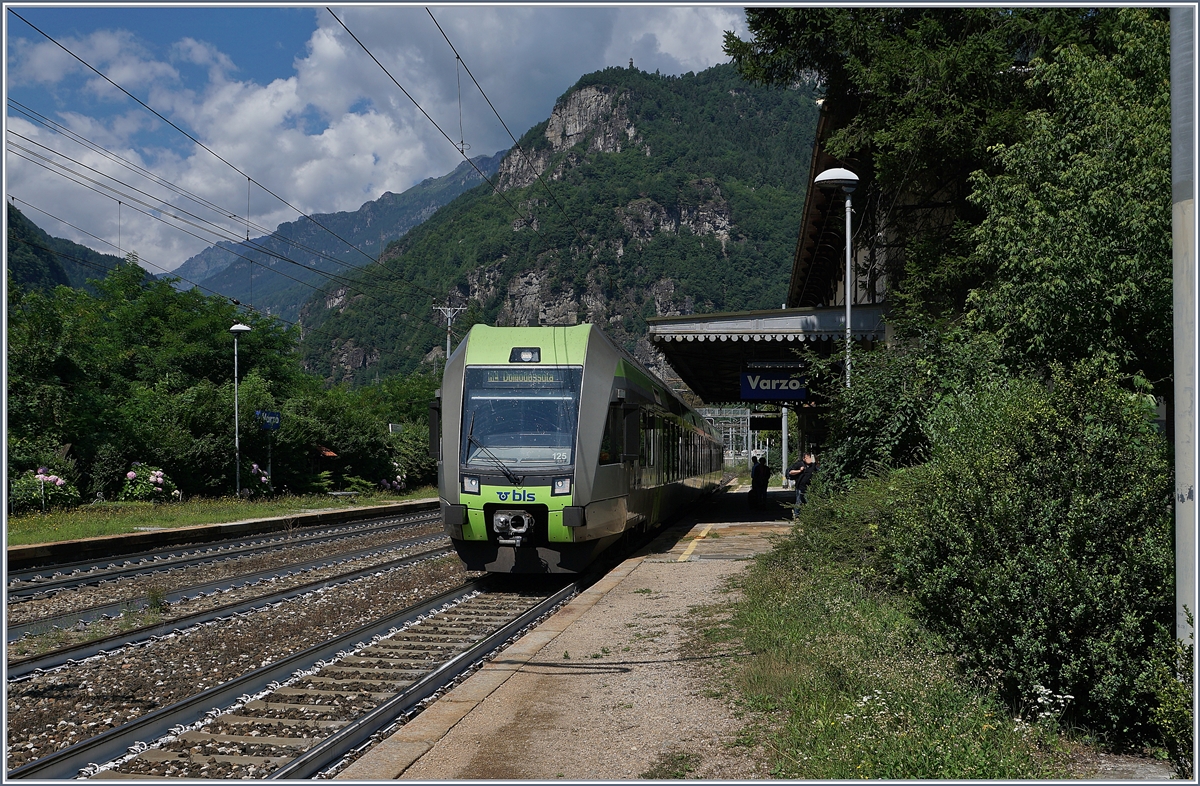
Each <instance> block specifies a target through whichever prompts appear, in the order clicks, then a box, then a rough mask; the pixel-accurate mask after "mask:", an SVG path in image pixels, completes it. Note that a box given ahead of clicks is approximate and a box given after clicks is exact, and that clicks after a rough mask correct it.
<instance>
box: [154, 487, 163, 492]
mask: <svg viewBox="0 0 1200 786" xmlns="http://www.w3.org/2000/svg"><path fill="white" fill-rule="evenodd" d="M154 490H155V491H162V489H160V488H159V487H158V486H154Z"/></svg>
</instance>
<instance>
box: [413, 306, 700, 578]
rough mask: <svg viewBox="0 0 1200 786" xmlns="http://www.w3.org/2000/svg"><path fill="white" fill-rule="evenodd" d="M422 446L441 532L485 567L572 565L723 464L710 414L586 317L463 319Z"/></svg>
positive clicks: (473, 566)
mask: <svg viewBox="0 0 1200 786" xmlns="http://www.w3.org/2000/svg"><path fill="white" fill-rule="evenodd" d="M439 435H440V441H439V440H438V436H439ZM430 443H431V444H430V449H431V452H432V453H433V455H434V457H435V458H437V459H438V488H439V496H440V498H441V507H442V515H443V519H444V522H445V529H446V533H447V534H448V535H449V536H450V539H451V540H452V541H453V543H454V546H455V548H456V549H457V550H458V554H459V556H460V557H461V558H462V560H463V561H464V562H465V563H466V565H467V568H468V569H469V570H485V571H490V572H494V573H574V572H578V571H581V570H583V569H584V568H585V567H587V565H588V564H589V563H591V562H592V560H593V559H595V557H596V556H597V555H598V554H600V552H602V551H603V550H604V549H606V548H608V547H609V546H611V545H612V544H613V543H614V542H615V541H617V540H618V539H619V538H620V537H621V536H622V535H624V534H625V533H627V532H630V531H637V530H645V529H649V528H652V527H654V526H656V525H658V524H659V523H661V522H662V521H664V520H665V519H667V518H668V517H670V516H671V515H672V514H673V513H675V512H677V511H678V510H679V509H680V508H681V507H682V506H685V505H687V504H688V503H690V502H691V501H693V500H695V499H696V498H697V497H698V496H699V495H701V494H703V493H705V492H707V491H711V490H712V489H714V488H716V486H717V484H718V483H719V481H720V477H721V469H722V462H723V446H722V444H721V441H720V439H719V437H718V435H717V433H716V432H715V431H714V430H713V428H712V426H711V424H709V423H708V422H707V421H706V420H705V419H704V418H703V417H701V416H700V415H699V414H698V413H696V412H695V411H694V410H692V409H691V408H689V407H688V406H687V405H686V404H684V403H683V401H682V400H681V399H680V398H679V397H678V396H677V395H676V394H675V393H674V392H673V391H672V390H671V389H670V388H668V387H666V386H664V385H663V384H662V383H661V382H660V381H658V379H656V378H655V377H654V375H652V374H651V373H650V372H648V371H646V369H645V368H643V367H642V366H641V365H640V364H638V362H637V361H635V360H634V359H633V358H631V357H630V356H629V355H627V354H626V353H625V352H623V351H621V349H619V348H618V347H617V346H616V345H615V344H613V343H612V341H611V340H610V339H609V338H608V337H607V336H605V335H604V333H603V332H601V331H600V329H599V328H597V327H596V326H594V325H576V326H573V327H524V328H523V327H512V328H498V327H488V326H486V325H475V326H474V327H472V328H471V331H470V333H468V335H467V337H466V339H465V340H464V341H463V342H462V343H461V344H460V345H459V346H458V348H457V349H456V350H455V351H454V353H453V354H452V355H451V356H450V358H449V360H448V361H447V363H446V371H445V375H444V376H443V378H442V387H441V390H440V391H439V392H438V403H436V404H435V405H434V407H433V408H432V410H431V423H430Z"/></svg>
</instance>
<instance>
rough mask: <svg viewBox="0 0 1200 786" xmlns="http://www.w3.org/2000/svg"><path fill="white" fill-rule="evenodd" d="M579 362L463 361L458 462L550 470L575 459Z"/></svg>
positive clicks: (465, 464)
mask: <svg viewBox="0 0 1200 786" xmlns="http://www.w3.org/2000/svg"><path fill="white" fill-rule="evenodd" d="M582 380H583V368H582V367H581V366H566V367H536V368H530V367H525V368H513V367H504V368H486V367H478V366H468V367H467V369H466V375H465V377H464V380H463V382H464V387H463V418H462V440H461V444H462V458H461V460H462V463H463V466H466V467H474V468H477V469H496V468H497V466H498V465H499V464H503V465H504V466H506V467H512V468H524V469H538V468H546V469H553V468H555V467H566V466H569V465H571V464H573V463H574V462H575V456H574V452H575V431H576V429H577V427H578V424H579V388H580V383H581V382H582Z"/></svg>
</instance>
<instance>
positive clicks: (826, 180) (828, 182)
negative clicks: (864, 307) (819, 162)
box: [813, 169, 858, 387]
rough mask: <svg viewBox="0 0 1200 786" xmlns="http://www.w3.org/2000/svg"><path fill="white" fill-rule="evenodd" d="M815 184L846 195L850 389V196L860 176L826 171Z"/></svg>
mask: <svg viewBox="0 0 1200 786" xmlns="http://www.w3.org/2000/svg"><path fill="white" fill-rule="evenodd" d="M813 182H814V183H815V184H816V185H817V186H818V187H820V188H840V189H842V191H843V192H844V193H845V194H846V387H850V339H851V334H850V302H851V298H852V293H853V289H854V267H853V261H852V259H853V256H852V254H851V250H850V213H851V205H850V194H852V193H853V192H854V189H855V187H856V186H857V185H858V175H856V174H854V173H853V172H851V171H850V170H849V169H826V170H825V171H824V172H822V173H821V174H819V175H817V178H816V180H814V181H813Z"/></svg>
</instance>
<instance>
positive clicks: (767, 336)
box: [646, 305, 885, 404]
mask: <svg viewBox="0 0 1200 786" xmlns="http://www.w3.org/2000/svg"><path fill="white" fill-rule="evenodd" d="M883 317H884V307H883V306H882V305H855V306H851V317H850V320H851V325H850V333H851V336H852V337H853V338H854V339H855V340H856V341H872V342H873V341H879V340H882V339H883V338H884V330H885V327H884V320H883ZM646 322H647V324H648V327H649V335H648V338H649V339H650V342H651V343H652V344H653V345H654V347H655V348H657V349H658V350H659V351H660V352H662V353H663V355H665V356H666V358H667V362H668V363H670V364H671V367H672V368H674V369H675V371H676V372H677V373H678V374H679V376H680V378H681V379H683V381H684V382H685V383H687V385H688V387H690V388H691V389H692V390H693V391H694V392H695V393H696V395H697V396H699V397H700V398H701V399H702V400H703V401H704V402H705V403H708V404H718V403H730V402H735V401H740V400H742V393H741V373H742V372H743V371H752V370H754V369H772V368H774V369H785V368H789V367H790V368H797V367H798V360H799V358H798V357H797V355H796V350H797V349H798V348H799V347H801V346H802V345H803V344H804V343H805V342H819V343H818V344H817V347H818V348H819V349H820V351H822V352H828V351H830V349H831V348H832V341H833V340H835V339H839V338H842V337H843V336H845V334H846V309H845V307H844V306H837V307H830V308H788V309H779V310H777V311H733V312H726V313H721V314H692V315H689V316H682V317H652V318H650V319H647V320H646Z"/></svg>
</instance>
